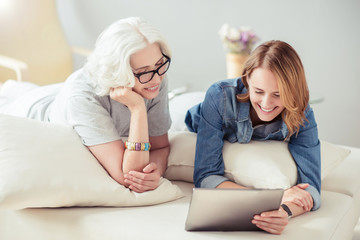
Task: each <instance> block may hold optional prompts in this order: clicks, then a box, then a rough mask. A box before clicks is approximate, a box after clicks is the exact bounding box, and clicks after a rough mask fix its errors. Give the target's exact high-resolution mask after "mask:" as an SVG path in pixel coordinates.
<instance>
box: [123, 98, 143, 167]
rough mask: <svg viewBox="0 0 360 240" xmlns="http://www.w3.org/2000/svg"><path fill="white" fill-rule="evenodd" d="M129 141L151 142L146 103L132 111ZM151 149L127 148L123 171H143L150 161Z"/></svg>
mask: <svg viewBox="0 0 360 240" xmlns="http://www.w3.org/2000/svg"><path fill="white" fill-rule="evenodd" d="M128 141H129V142H137V143H147V142H149V134H148V120H147V112H146V108H145V105H143V106H140V107H139V108H136V109H133V110H132V111H131V119H130V129H129V137H128ZM149 155H150V154H149V151H132V150H128V149H125V153H124V158H123V166H122V168H123V172H124V173H128V172H129V171H131V170H135V171H139V172H141V171H142V169H143V168H144V167H145V166H146V165H147V164H148V163H149Z"/></svg>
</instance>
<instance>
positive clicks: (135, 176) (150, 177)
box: [124, 162, 161, 193]
mask: <svg viewBox="0 0 360 240" xmlns="http://www.w3.org/2000/svg"><path fill="white" fill-rule="evenodd" d="M124 178H125V180H124V181H125V183H126V184H127V185H128V188H129V189H131V190H133V191H134V192H138V193H142V192H146V191H150V190H154V189H156V188H157V187H158V186H159V182H160V178H161V176H160V173H159V172H158V171H157V165H156V164H155V163H153V162H152V163H149V164H148V165H146V166H145V167H144V169H143V172H137V171H130V172H129V173H127V174H125V175H124Z"/></svg>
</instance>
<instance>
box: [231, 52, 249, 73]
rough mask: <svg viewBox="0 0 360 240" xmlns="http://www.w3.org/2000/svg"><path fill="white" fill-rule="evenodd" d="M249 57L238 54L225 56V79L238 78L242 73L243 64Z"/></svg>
mask: <svg viewBox="0 0 360 240" xmlns="http://www.w3.org/2000/svg"><path fill="white" fill-rule="evenodd" d="M248 57H249V55H244V54H239V53H227V54H226V76H227V78H237V77H240V76H241V74H242V71H243V67H244V63H245V61H246V60H247V58H248Z"/></svg>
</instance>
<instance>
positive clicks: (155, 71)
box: [133, 54, 171, 84]
mask: <svg viewBox="0 0 360 240" xmlns="http://www.w3.org/2000/svg"><path fill="white" fill-rule="evenodd" d="M162 55H163V56H164V57H165V58H166V61H165V62H164V63H163V64H161V65H160V66H159V67H158V68H157V69H155V70H152V71H147V72H142V73H134V72H133V74H134V76H135V77H136V78H137V79H138V80H139V83H141V84H145V83H148V82H150V81H151V80H152V79H153V78H154V76H155V73H157V74H158V75H159V76H162V75H164V74H165V73H166V72H167V71H168V70H169V67H170V63H171V58H170V57H168V56H166V55H165V54H162ZM168 62H169V66H168V68H167V69H166V71H165V72H164V73H162V74H160V73H159V70H160V68H162V67H163V66H164V65H165V64H167V63H168ZM148 73H153V75H152V76H151V78H150V79H149V81H146V82H141V81H140V77H141V75H144V74H148Z"/></svg>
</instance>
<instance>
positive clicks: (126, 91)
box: [110, 87, 145, 111]
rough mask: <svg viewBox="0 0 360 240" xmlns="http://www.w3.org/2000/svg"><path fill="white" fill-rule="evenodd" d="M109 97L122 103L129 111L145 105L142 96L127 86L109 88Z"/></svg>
mask: <svg viewBox="0 0 360 240" xmlns="http://www.w3.org/2000/svg"><path fill="white" fill-rule="evenodd" d="M110 98H111V99H113V100H115V101H117V102H119V103H122V104H124V105H125V106H127V107H128V108H129V110H130V111H133V110H134V109H136V108H138V107H143V106H145V105H144V104H145V102H144V98H143V97H142V96H141V95H140V94H138V93H136V92H134V91H133V90H132V89H131V88H129V87H116V88H111V89H110Z"/></svg>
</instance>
